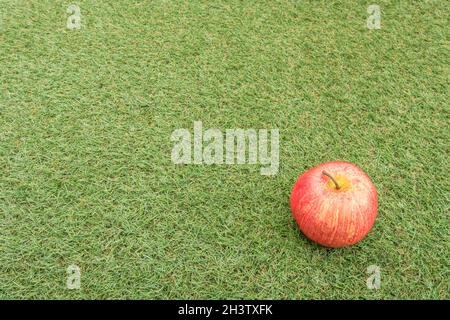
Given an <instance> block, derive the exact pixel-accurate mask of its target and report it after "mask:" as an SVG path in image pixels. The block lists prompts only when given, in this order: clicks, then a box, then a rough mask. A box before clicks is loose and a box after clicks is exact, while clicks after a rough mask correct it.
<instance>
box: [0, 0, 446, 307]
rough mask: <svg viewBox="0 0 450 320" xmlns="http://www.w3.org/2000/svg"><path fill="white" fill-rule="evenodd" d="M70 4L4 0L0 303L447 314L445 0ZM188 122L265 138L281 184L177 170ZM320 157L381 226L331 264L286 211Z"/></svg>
mask: <svg viewBox="0 0 450 320" xmlns="http://www.w3.org/2000/svg"><path fill="white" fill-rule="evenodd" d="M70 3H71V2H67V1H25V0H21V1H19V0H0V174H1V176H0V298H11V299H21V298H45V299H54V298H63V299H65V298H70V299H72V298H73V299H78V298H101V299H103V298H105V299H106V298H133V299H135V298H136V299H141V298H282V299H285V298H298V299H307V298H331V299H333V298H363V299H386V298H395V299H397V298H406V299H413V298H424V299H431V298H438V299H448V298H449V291H448V277H449V272H448V271H449V269H448V256H449V242H448V240H449V238H448V235H449V219H448V218H449V217H448V212H449V211H448V208H449V201H448V195H449V191H450V186H449V183H448V178H449V163H448V155H449V153H448V152H449V148H448V147H449V145H448V139H449V137H450V132H449V126H448V124H449V122H448V120H449V116H450V112H449V108H448V84H449V69H448V64H449V53H448V38H449V33H448V2H446V1H411V2H409V1H408V2H407V1H381V0H380V1H379V0H377V1H373V3H376V4H378V5H380V7H381V10H382V21H381V23H382V29H381V30H368V29H367V27H366V18H367V16H368V14H367V12H366V10H367V6H368V4H370V3H372V2H370V3H369V2H366V1H357V2H356V1H288V0H284V1H281V0H279V1H232V0H229V1H208V2H207V1H172V0H166V1H162V0H161V1H157V0H155V1H138V0H127V1H125V0H121V1H118V0H117V1H100V0H95V1H94V0H89V1H87V0H86V1H76V2H75V3H77V4H78V5H79V6H80V7H81V14H82V29H81V30H72V31H71V30H67V28H66V20H67V16H68V14H67V13H66V9H67V6H68V5H69V4H70ZM195 120H201V121H203V125H204V127H215V128H220V129H223V130H225V129H227V128H255V129H259V128H268V129H270V128H279V129H280V137H281V141H280V170H279V173H278V175H276V176H274V177H265V176H261V175H260V173H259V169H260V167H261V166H260V165H240V166H238V165H235V166H230V165H222V166H217V165H216V166H214V165H213V166H208V165H186V166H176V165H174V164H172V162H171V158H170V154H171V150H172V142H171V141H170V135H171V133H172V131H173V130H175V129H177V128H188V129H190V130H191V131H192V127H193V122H194V121H195ZM335 159H340V160H346V161H351V162H354V163H356V164H357V165H358V166H359V167H361V168H362V169H363V170H365V171H366V172H367V173H368V174H369V175H370V177H371V178H372V180H373V182H374V184H375V185H376V187H377V188H378V192H379V213H378V214H379V215H378V218H377V221H376V223H375V225H374V228H373V229H372V231H371V232H370V233H369V235H368V236H367V237H366V238H365V239H364V240H363V241H362V242H360V243H358V244H357V245H355V246H352V247H348V248H343V249H335V250H331V249H325V248H322V247H320V246H318V245H315V244H313V243H311V242H310V241H308V240H307V239H306V238H305V237H304V236H303V235H302V234H301V233H300V232H299V230H298V228H297V226H296V223H295V221H294V219H293V217H292V215H291V212H290V208H289V195H290V191H291V187H292V185H293V183H294V182H295V180H296V178H297V176H298V175H299V174H300V173H302V172H303V171H304V170H306V169H308V168H311V167H313V166H315V165H317V164H319V163H321V162H325V161H329V160H335ZM70 264H77V265H79V266H80V267H81V272H82V277H81V289H80V290H68V289H66V268H67V266H69V265H70ZM372 264H375V265H378V266H379V267H380V268H381V289H380V290H378V291H376V290H369V289H368V288H367V287H366V278H367V277H368V275H367V274H366V269H367V267H368V266H369V265H372Z"/></svg>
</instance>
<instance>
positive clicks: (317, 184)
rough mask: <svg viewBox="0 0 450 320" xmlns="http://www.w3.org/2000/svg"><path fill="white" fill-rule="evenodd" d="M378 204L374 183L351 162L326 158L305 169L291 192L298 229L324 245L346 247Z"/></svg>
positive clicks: (371, 221) (358, 236) (363, 233)
mask: <svg viewBox="0 0 450 320" xmlns="http://www.w3.org/2000/svg"><path fill="white" fill-rule="evenodd" d="M324 171H325V172H326V173H328V174H330V175H331V176H332V177H333V178H334V179H335V180H336V182H337V183H338V185H339V187H340V188H339V189H337V188H336V185H335V183H334V182H333V181H332V179H331V178H330V177H329V176H327V175H325V174H324V173H323V172H324ZM377 208H378V195H377V190H376V188H375V186H374V185H373V183H372V181H371V180H370V178H369V176H368V175H367V174H366V173H365V172H364V171H362V170H361V169H360V168H358V167H357V166H356V165H354V164H353V163H350V162H342V161H332V162H326V163H322V164H320V165H318V166H316V167H314V168H312V169H309V170H307V171H306V172H305V173H303V174H302V175H300V177H299V178H298V180H297V182H296V183H295V185H294V188H293V189H292V193H291V210H292V213H293V215H294V218H295V220H296V221H297V224H298V226H299V227H300V230H301V231H302V232H303V233H304V234H305V235H306V237H308V238H309V239H311V240H312V241H314V242H317V243H319V244H321V245H323V246H325V247H331V248H339V247H345V246H350V245H353V244H355V243H357V242H358V241H360V240H362V239H363V238H364V237H365V236H366V235H367V233H368V232H369V231H370V229H371V228H372V226H373V224H374V222H375V218H376V216H377Z"/></svg>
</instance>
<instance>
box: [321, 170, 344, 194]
mask: <svg viewBox="0 0 450 320" xmlns="http://www.w3.org/2000/svg"><path fill="white" fill-rule="evenodd" d="M322 174H324V175H326V176H327V177H328V178H330V179H331V180H332V181H333V182H334V185H335V186H336V189H337V190H339V189H340V188H341V186H340V185H339V184H338V183H337V181H336V180H335V179H334V178H333V177H332V176H331V174H329V173H328V172H326V171H325V170H324V171H322Z"/></svg>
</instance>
